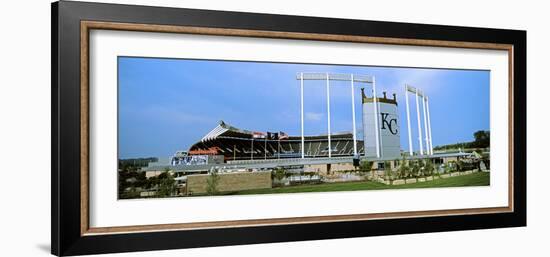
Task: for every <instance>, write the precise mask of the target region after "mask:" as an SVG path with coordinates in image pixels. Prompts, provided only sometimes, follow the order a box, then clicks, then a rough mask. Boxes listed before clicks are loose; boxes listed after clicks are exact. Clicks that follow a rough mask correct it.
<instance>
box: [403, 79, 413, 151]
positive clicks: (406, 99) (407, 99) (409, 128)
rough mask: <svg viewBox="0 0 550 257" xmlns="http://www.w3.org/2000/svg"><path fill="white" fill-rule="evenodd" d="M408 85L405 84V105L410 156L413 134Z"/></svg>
mask: <svg viewBox="0 0 550 257" xmlns="http://www.w3.org/2000/svg"><path fill="white" fill-rule="evenodd" d="M407 87H408V86H407V85H405V105H406V106H407V132H408V134H409V156H412V155H413V145H412V135H411V114H410V108H409V94H408V93H407V91H408V90H407Z"/></svg>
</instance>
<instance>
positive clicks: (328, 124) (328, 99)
mask: <svg viewBox="0 0 550 257" xmlns="http://www.w3.org/2000/svg"><path fill="white" fill-rule="evenodd" d="M327 131H328V158H330V157H332V145H331V143H330V79H329V76H328V73H327Z"/></svg>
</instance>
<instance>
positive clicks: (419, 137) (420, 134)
mask: <svg viewBox="0 0 550 257" xmlns="http://www.w3.org/2000/svg"><path fill="white" fill-rule="evenodd" d="M414 93H415V97H416V121H417V125H418V145H419V146H420V155H424V146H423V145H422V125H420V106H419V105H418V88H417V89H416V90H415V92H414Z"/></svg>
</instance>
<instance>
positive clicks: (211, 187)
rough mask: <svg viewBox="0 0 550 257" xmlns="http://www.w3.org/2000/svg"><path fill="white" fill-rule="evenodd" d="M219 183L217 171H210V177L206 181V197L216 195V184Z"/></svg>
mask: <svg viewBox="0 0 550 257" xmlns="http://www.w3.org/2000/svg"><path fill="white" fill-rule="evenodd" d="M219 182H220V175H219V174H218V171H217V170H212V171H211V172H210V176H208V178H207V179H206V193H207V194H208V195H216V194H218V193H219V191H218V183H219Z"/></svg>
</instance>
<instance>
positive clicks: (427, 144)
mask: <svg viewBox="0 0 550 257" xmlns="http://www.w3.org/2000/svg"><path fill="white" fill-rule="evenodd" d="M422 112H423V115H422V116H424V135H425V136H426V137H425V138H424V140H426V154H428V155H430V154H431V153H430V141H429V138H428V137H429V135H428V121H427V119H426V97H422Z"/></svg>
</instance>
